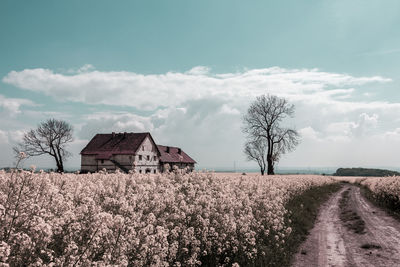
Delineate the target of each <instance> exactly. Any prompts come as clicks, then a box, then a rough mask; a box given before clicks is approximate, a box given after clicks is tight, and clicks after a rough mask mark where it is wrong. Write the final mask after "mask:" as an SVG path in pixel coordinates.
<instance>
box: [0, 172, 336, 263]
mask: <svg viewBox="0 0 400 267" xmlns="http://www.w3.org/2000/svg"><path fill="white" fill-rule="evenodd" d="M332 183H335V180H334V179H332V178H329V177H324V176H272V177H266V176H258V175H246V176H241V175H220V174H219V175H217V174H212V173H199V172H193V173H190V174H181V173H180V172H179V171H178V170H175V172H172V173H168V174H163V175H147V174H135V173H132V174H122V173H115V174H106V173H102V172H100V173H95V174H79V175H78V174H57V173H44V172H41V173H33V172H27V171H23V172H18V173H13V174H10V173H6V172H4V171H0V264H2V263H3V265H6V264H10V265H12V266H15V265H29V264H31V265H32V266H34V265H36V266H43V265H49V266H61V265H63V266H78V265H85V266H87V265H93V266H105V265H107V266H109V265H118V266H128V265H129V266H196V265H200V264H204V265H221V266H224V265H229V266H230V265H232V264H233V265H234V266H235V265H238V264H237V263H243V262H247V263H251V262H252V261H253V260H254V259H255V258H256V257H260V256H262V257H264V258H266V259H268V258H269V257H271V258H272V257H274V255H275V254H276V253H279V252H280V251H281V250H282V246H283V244H284V243H285V240H286V239H287V238H288V236H290V234H291V232H292V228H291V226H292V225H291V221H290V220H289V219H288V216H287V215H288V211H287V210H286V208H285V204H286V203H287V202H288V201H289V200H290V199H292V198H293V197H295V196H298V195H299V194H301V193H302V192H304V191H305V190H308V189H310V188H312V187H315V186H322V185H327V184H332Z"/></svg>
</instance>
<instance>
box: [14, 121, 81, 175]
mask: <svg viewBox="0 0 400 267" xmlns="http://www.w3.org/2000/svg"><path fill="white" fill-rule="evenodd" d="M72 141H73V138H72V126H71V125H70V124H69V123H67V122H65V121H62V120H56V119H49V120H47V121H45V122H42V123H40V124H39V125H38V127H37V129H34V130H30V131H29V132H27V133H25V134H24V137H23V139H22V142H20V143H19V144H18V145H17V146H15V147H14V151H15V152H16V153H17V155H18V154H19V153H20V152H25V153H26V155H27V156H28V157H34V156H40V155H45V154H47V155H50V156H52V157H53V158H54V160H55V161H56V164H57V171H58V172H63V171H64V161H65V159H66V158H67V157H68V156H70V153H69V152H68V151H67V150H66V145H67V144H68V143H70V142H72Z"/></svg>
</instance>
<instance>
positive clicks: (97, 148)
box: [81, 133, 154, 159]
mask: <svg viewBox="0 0 400 267" xmlns="http://www.w3.org/2000/svg"><path fill="white" fill-rule="evenodd" d="M147 136H149V137H150V139H151V140H153V138H152V137H151V135H150V133H115V134H96V135H95V137H93V138H92V140H90V142H89V144H87V146H86V147H85V148H84V149H82V151H81V155H96V158H98V159H109V158H110V157H111V155H113V154H134V153H135V152H136V151H137V150H138V148H139V146H140V145H141V144H142V142H143V141H144V139H145V138H146V137H147ZM153 142H154V141H153Z"/></svg>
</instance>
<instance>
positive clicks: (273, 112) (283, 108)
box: [243, 95, 299, 174]
mask: <svg viewBox="0 0 400 267" xmlns="http://www.w3.org/2000/svg"><path fill="white" fill-rule="evenodd" d="M293 114H294V105H290V104H289V103H288V101H287V100H286V99H285V98H279V97H277V96H273V95H262V96H259V97H257V99H256V100H255V101H254V102H253V103H251V105H250V107H249V109H248V110H247V113H246V114H245V115H244V116H243V123H244V127H243V132H244V133H246V134H247V136H248V138H249V140H251V141H250V143H252V144H253V145H252V148H253V149H252V151H253V152H254V151H255V148H256V146H254V142H261V140H262V142H265V144H264V145H265V147H266V149H265V150H266V152H264V153H266V161H267V173H268V174H274V164H275V163H276V162H278V161H279V159H280V157H281V155H282V154H285V153H287V152H290V151H292V150H293V149H294V148H295V147H296V146H297V145H298V143H299V134H298V133H297V131H296V130H294V129H290V128H284V127H282V126H281V125H280V123H281V122H282V120H283V119H284V118H286V117H292V116H293ZM247 144H248V143H247ZM247 144H246V146H247ZM257 146H263V143H261V144H260V145H257ZM257 150H259V149H257ZM259 151H260V150H259ZM249 152H250V150H247V149H246V147H245V153H246V155H247V156H248V159H253V160H256V161H257V162H258V161H259V160H260V158H259V159H254V158H253V157H252V156H250V155H249ZM260 152H261V151H260ZM258 154H259V153H258ZM253 155H254V154H253ZM258 157H260V154H259V156H258ZM261 173H262V172H261Z"/></svg>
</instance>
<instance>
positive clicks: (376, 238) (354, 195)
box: [293, 185, 400, 267]
mask: <svg viewBox="0 0 400 267" xmlns="http://www.w3.org/2000/svg"><path fill="white" fill-rule="evenodd" d="M345 190H348V191H349V196H350V197H349V201H348V203H349V204H348V205H349V206H350V207H351V209H352V211H354V212H355V213H357V214H358V215H359V216H360V217H361V218H362V220H364V222H365V233H363V234H356V233H354V231H352V230H350V229H348V228H347V227H345V226H344V223H343V222H342V221H341V220H340V219H339V214H340V208H339V200H340V199H341V197H342V193H343V192H344V191H345ZM362 246H364V248H362ZM293 266H295V267H300V266H301V267H303V266H307V267H308V266H336V267H338V266H374V267H376V266H385V267H388V266H400V222H399V221H397V220H395V219H393V218H392V217H390V216H389V215H387V214H386V213H385V212H384V211H383V210H381V209H379V208H377V207H375V206H373V205H372V204H371V203H369V202H368V201H367V200H366V199H365V198H364V197H363V196H361V194H360V188H359V187H356V186H351V185H345V186H344V187H343V188H342V189H341V190H339V191H338V192H336V193H335V194H333V195H332V196H331V197H330V198H329V200H328V201H327V202H326V203H324V204H323V205H322V207H321V209H320V212H319V215H318V218H317V221H316V223H315V225H314V228H313V229H312V230H311V231H310V234H309V236H308V238H307V240H306V241H305V242H304V243H303V244H302V245H301V247H300V249H299V252H298V253H297V254H296V256H295V260H294V263H293Z"/></svg>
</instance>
